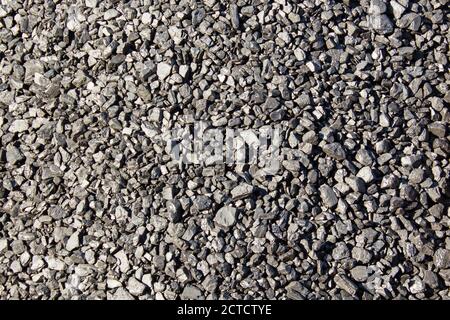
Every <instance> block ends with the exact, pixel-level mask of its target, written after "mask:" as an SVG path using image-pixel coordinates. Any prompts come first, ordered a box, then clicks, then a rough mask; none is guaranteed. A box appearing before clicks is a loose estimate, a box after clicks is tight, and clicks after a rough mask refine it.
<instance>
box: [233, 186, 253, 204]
mask: <svg viewBox="0 0 450 320" xmlns="http://www.w3.org/2000/svg"><path fill="white" fill-rule="evenodd" d="M253 191H254V187H253V186H252V185H249V184H246V183H244V184H240V185H238V186H237V187H235V188H234V189H233V190H231V196H232V197H233V200H240V199H245V198H247V197H250V196H251V195H252V194H253Z"/></svg>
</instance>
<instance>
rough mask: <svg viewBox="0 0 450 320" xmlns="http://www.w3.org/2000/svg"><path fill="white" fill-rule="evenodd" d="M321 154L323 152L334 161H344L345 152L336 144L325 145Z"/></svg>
mask: <svg viewBox="0 0 450 320" xmlns="http://www.w3.org/2000/svg"><path fill="white" fill-rule="evenodd" d="M322 150H323V152H325V153H326V154H327V155H328V156H330V157H332V158H334V159H336V160H344V159H345V150H344V148H343V147H342V146H341V145H340V144H339V143H337V142H333V143H329V144H326V145H324V146H323V147H322Z"/></svg>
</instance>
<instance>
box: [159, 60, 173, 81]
mask: <svg viewBox="0 0 450 320" xmlns="http://www.w3.org/2000/svg"><path fill="white" fill-rule="evenodd" d="M171 71H172V66H171V65H170V64H168V63H166V62H160V63H158V66H157V69H156V74H157V75H158V78H159V80H164V79H166V78H167V77H168V76H169V75H170V72H171Z"/></svg>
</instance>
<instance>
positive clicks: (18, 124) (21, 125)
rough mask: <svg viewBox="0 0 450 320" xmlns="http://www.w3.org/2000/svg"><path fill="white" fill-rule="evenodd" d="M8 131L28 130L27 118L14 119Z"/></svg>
mask: <svg viewBox="0 0 450 320" xmlns="http://www.w3.org/2000/svg"><path fill="white" fill-rule="evenodd" d="M8 130H9V132H13V133H16V132H24V131H27V130H28V121H27V120H14V121H13V123H11V126H10V127H9V129H8Z"/></svg>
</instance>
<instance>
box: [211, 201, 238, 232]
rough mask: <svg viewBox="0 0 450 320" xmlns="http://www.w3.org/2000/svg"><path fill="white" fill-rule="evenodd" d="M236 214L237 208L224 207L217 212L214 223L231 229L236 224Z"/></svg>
mask: <svg viewBox="0 0 450 320" xmlns="http://www.w3.org/2000/svg"><path fill="white" fill-rule="evenodd" d="M236 214H237V209H236V208H234V207H230V206H225V207H222V208H220V209H219V211H217V213H216V216H215V218H214V222H216V223H217V224H218V225H219V226H222V227H225V228H229V227H231V226H233V225H234V224H235V223H236Z"/></svg>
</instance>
